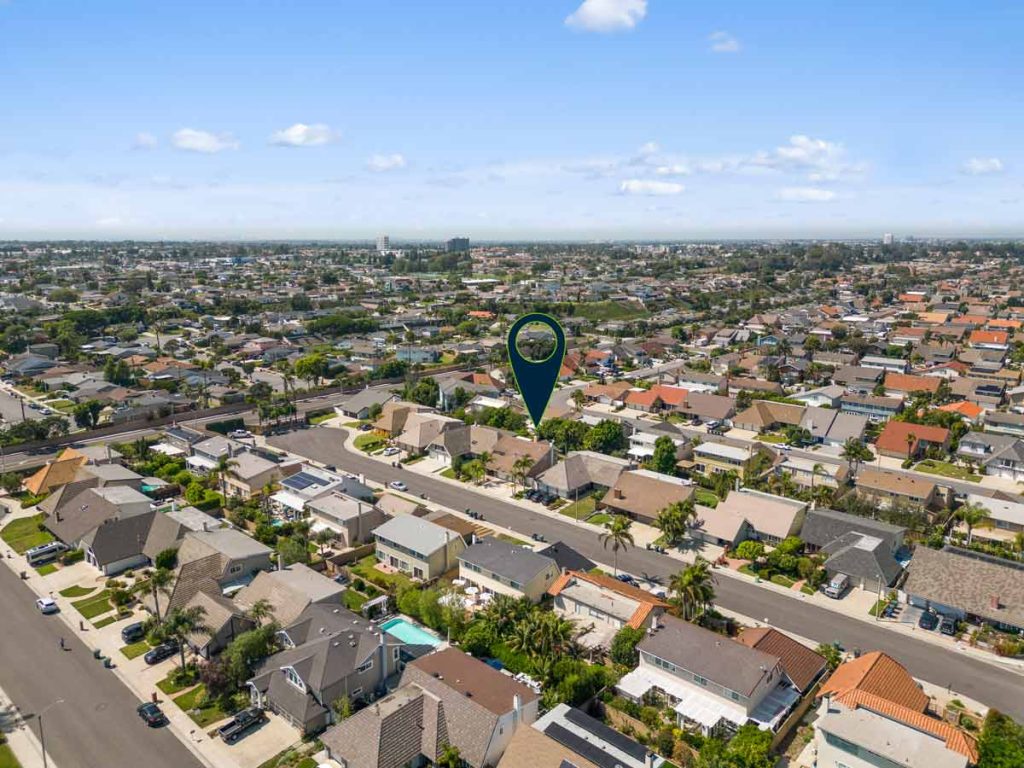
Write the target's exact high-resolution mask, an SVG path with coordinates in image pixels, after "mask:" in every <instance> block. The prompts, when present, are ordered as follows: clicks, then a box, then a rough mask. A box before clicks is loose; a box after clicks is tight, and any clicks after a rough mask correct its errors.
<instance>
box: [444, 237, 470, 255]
mask: <svg viewBox="0 0 1024 768" xmlns="http://www.w3.org/2000/svg"><path fill="white" fill-rule="evenodd" d="M444 249H445V250H446V251H447V252H448V253H465V252H466V251H468V250H469V238H468V237H453V238H450V239H449V240H448V241H447V242H446V243H445V244H444Z"/></svg>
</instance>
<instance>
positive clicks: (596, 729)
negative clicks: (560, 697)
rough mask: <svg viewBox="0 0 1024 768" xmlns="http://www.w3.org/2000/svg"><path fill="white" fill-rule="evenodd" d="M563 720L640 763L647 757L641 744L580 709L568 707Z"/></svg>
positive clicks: (645, 750)
mask: <svg viewBox="0 0 1024 768" xmlns="http://www.w3.org/2000/svg"><path fill="white" fill-rule="evenodd" d="M565 719H566V720H568V721H569V722H570V723H572V724H573V725H575V726H578V727H580V728H582V729H583V730H585V731H586V732H587V733H592V734H594V735H595V736H596V737H597V738H599V739H600V740H601V741H603V742H605V743H606V744H610V745H611V746H613V747H615V748H616V749H617V750H619V751H620V752H623V753H625V754H627V755H629V756H630V757H633V758H636V759H637V760H639V761H640V762H643V761H644V758H645V757H647V749H646V748H645V747H644V745H643V744H638V743H637V742H635V741H633V740H632V739H630V738H629V737H627V736H624V735H622V734H621V733H619V732H618V731H616V730H615V729H614V728H609V727H608V726H607V725H605V724H604V723H602V722H601V721H600V720H595V719H594V718H592V717H591V716H590V715H588V714H587V713H586V712H584V711H583V710H581V709H576V708H575V707H569V709H568V710H567V711H566V713H565Z"/></svg>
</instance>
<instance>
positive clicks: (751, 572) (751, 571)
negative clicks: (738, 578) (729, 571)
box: [736, 565, 757, 579]
mask: <svg viewBox="0 0 1024 768" xmlns="http://www.w3.org/2000/svg"><path fill="white" fill-rule="evenodd" d="M736 570H738V571H739V572H740V573H744V574H746V575H747V576H752V577H753V578H755V579H756V578H757V571H755V570H754V569H753V568H751V567H750V566H749V565H741V566H740V567H739V568H737V569H736Z"/></svg>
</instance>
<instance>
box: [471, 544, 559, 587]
mask: <svg viewBox="0 0 1024 768" xmlns="http://www.w3.org/2000/svg"><path fill="white" fill-rule="evenodd" d="M459 560H460V561H463V562H466V563H469V564H470V565H475V566H477V567H478V568H480V569H481V570H483V571H485V572H490V573H496V574H498V575H499V576H502V577H504V578H506V579H510V580H512V581H515V582H518V583H520V584H528V583H529V582H531V581H532V580H533V579H534V578H536V576H537V575H538V574H540V573H543V572H544V571H545V570H547V569H549V568H554V569H555V571H557V570H558V566H557V565H555V561H554V560H552V559H551V558H549V557H544V556H543V555H539V554H537V553H536V552H534V551H533V550H532V549H529V548H528V547H523V546H519V545H517V544H509V543H508V542H507V541H501V540H500V539H495V538H492V537H488V538H486V539H483V540H482V541H478V542H477V543H476V544H474V545H473V546H471V547H466V549H464V550H463V551H462V554H461V555H459Z"/></svg>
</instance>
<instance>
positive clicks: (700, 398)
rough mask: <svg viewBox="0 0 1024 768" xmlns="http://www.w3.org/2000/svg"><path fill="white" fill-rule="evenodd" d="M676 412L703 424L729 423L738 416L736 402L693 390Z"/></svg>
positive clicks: (724, 397)
mask: <svg viewBox="0 0 1024 768" xmlns="http://www.w3.org/2000/svg"><path fill="white" fill-rule="evenodd" d="M715 391H717V389H716V390H715ZM676 411H677V412H679V413H681V414H683V415H684V416H687V417H689V418H691V419H698V420H699V421H701V422H708V421H729V420H731V419H732V417H733V416H735V415H736V400H735V399H734V398H731V397H726V396H725V395H716V394H713V393H710V392H701V391H694V390H692V389H691V390H689V394H687V396H686V401H685V402H684V403H683V404H682V405H679V406H677V407H676Z"/></svg>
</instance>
